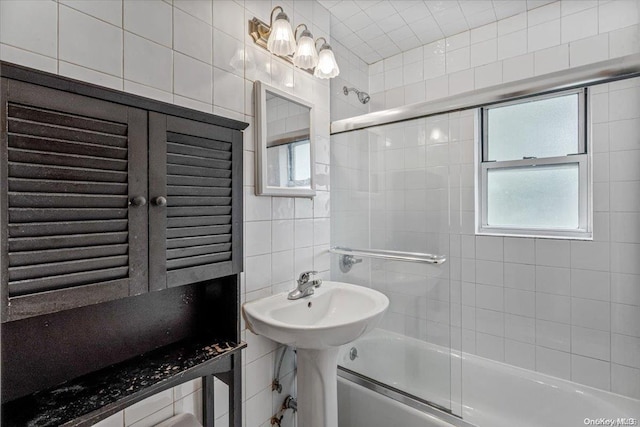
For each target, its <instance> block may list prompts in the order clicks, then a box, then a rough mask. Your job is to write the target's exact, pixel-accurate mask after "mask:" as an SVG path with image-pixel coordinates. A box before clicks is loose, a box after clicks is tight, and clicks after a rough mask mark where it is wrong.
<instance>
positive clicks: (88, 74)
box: [58, 61, 123, 90]
mask: <svg viewBox="0 0 640 427" xmlns="http://www.w3.org/2000/svg"><path fill="white" fill-rule="evenodd" d="M58 73H59V74H60V75H61V76H65V77H70V78H72V79H76V80H81V81H83V82H87V83H93V84H96V85H99V86H105V87H108V88H111V89H116V90H122V87H123V82H122V79H121V78H120V77H116V76H113V75H111V74H106V73H102V72H100V71H95V70H92V69H90V68H85V67H81V66H79V65H75V64H70V63H68V62H64V61H60V62H59V63H58Z"/></svg>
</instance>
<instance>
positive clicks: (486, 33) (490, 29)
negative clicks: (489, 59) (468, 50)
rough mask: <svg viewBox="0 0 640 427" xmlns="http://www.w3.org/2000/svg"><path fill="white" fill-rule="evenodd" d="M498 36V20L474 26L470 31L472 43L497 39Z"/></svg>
mask: <svg viewBox="0 0 640 427" xmlns="http://www.w3.org/2000/svg"><path fill="white" fill-rule="evenodd" d="M496 37H498V25H497V23H496V22H492V23H490V24H487V25H483V26H482V27H477V28H472V29H471V31H470V41H471V44H473V43H479V42H483V41H486V40H490V39H495V38H496Z"/></svg>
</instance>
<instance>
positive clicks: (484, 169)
mask: <svg viewBox="0 0 640 427" xmlns="http://www.w3.org/2000/svg"><path fill="white" fill-rule="evenodd" d="M588 163H589V157H588V155H587V154H578V155H572V156H560V157H547V158H543V159H522V160H509V161H502V162H483V163H481V168H480V176H479V179H480V189H481V191H480V198H479V204H480V212H481V218H480V221H479V224H478V227H477V228H478V230H477V231H478V234H489V235H491V234H494V235H513V236H527V237H554V238H574V239H590V238H591V218H590V216H589V215H588V212H589V203H590V197H589V192H590V186H589V184H588V182H589V181H588V173H589V164H588ZM571 164H577V165H578V203H579V206H578V213H579V216H578V223H579V226H578V228H577V229H563V228H538V227H504V226H491V225H489V224H487V218H488V192H489V191H488V185H487V184H488V181H487V174H488V171H489V170H490V169H518V168H523V167H535V166H554V165H556V166H557V165H571Z"/></svg>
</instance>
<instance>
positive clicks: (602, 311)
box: [571, 298, 612, 331]
mask: <svg viewBox="0 0 640 427" xmlns="http://www.w3.org/2000/svg"><path fill="white" fill-rule="evenodd" d="M611 317H612V316H611V307H610V304H609V303H608V302H606V301H596V300H590V299H584V298H571V324H572V325H575V326H582V327H584V328H590V329H598V330H601V331H609V330H610V328H611Z"/></svg>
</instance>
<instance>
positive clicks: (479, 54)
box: [471, 39, 498, 67]
mask: <svg viewBox="0 0 640 427" xmlns="http://www.w3.org/2000/svg"><path fill="white" fill-rule="evenodd" d="M497 57H498V46H497V40H496V39H490V40H486V41H483V42H479V43H476V44H473V45H471V66H472V67H477V66H480V65H485V64H489V63H492V62H495V61H496V60H497Z"/></svg>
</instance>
